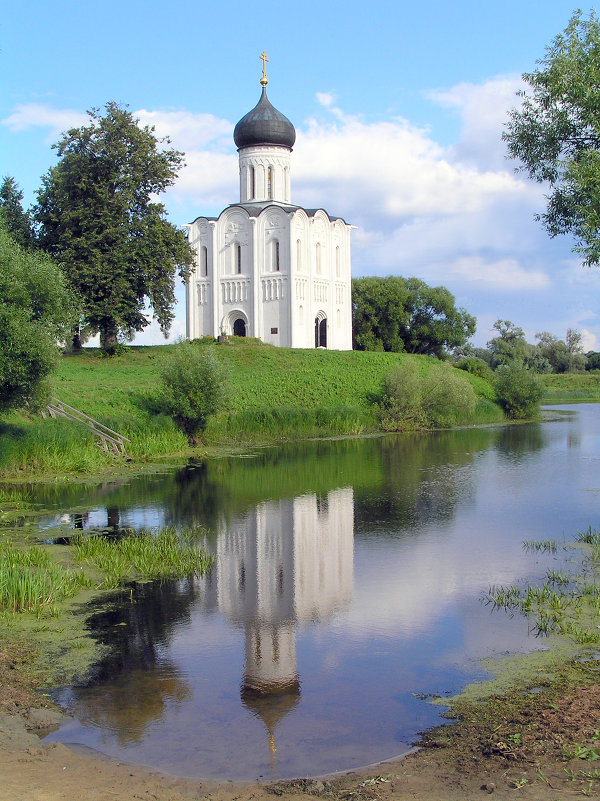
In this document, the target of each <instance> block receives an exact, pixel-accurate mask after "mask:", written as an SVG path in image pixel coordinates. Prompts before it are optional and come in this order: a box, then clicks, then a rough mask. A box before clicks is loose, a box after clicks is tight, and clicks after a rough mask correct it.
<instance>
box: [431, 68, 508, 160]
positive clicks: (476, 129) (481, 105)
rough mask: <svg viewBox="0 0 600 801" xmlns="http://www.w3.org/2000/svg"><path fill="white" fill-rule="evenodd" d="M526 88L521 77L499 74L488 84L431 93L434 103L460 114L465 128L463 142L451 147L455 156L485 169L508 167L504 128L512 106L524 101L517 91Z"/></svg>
mask: <svg viewBox="0 0 600 801" xmlns="http://www.w3.org/2000/svg"><path fill="white" fill-rule="evenodd" d="M522 87H523V81H522V79H521V78H520V77H519V76H516V75H507V76H499V77H497V78H493V79H491V80H489V81H486V82H485V83H484V84H472V83H460V84H457V85H456V86H453V87H451V88H450V89H435V90H432V91H430V92H428V93H427V97H428V98H429V99H430V100H432V101H433V102H434V103H437V104H438V105H440V106H443V107H445V108H449V109H453V110H455V111H456V112H457V113H458V114H460V116H461V119H462V123H463V128H462V133H461V136H460V139H459V141H458V142H457V143H456V144H454V145H452V147H450V148H449V153H450V154H451V157H452V158H453V159H456V160H457V161H460V162H462V163H465V164H472V165H475V166H478V167H483V168H485V169H490V168H491V167H495V168H502V167H503V165H504V169H506V167H507V161H506V145H505V144H504V143H503V141H502V130H503V128H504V124H505V123H506V121H507V112H508V110H509V109H511V108H513V107H515V106H518V105H519V103H520V100H519V98H518V97H517V96H516V92H517V91H518V90H519V89H521V88H522Z"/></svg>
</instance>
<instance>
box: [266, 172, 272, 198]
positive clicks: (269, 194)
mask: <svg viewBox="0 0 600 801" xmlns="http://www.w3.org/2000/svg"><path fill="white" fill-rule="evenodd" d="M267 197H268V199H269V200H271V198H272V197H273V167H269V169H268V170H267Z"/></svg>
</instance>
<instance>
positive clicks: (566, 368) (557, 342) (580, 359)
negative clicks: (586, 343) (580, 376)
mask: <svg viewBox="0 0 600 801" xmlns="http://www.w3.org/2000/svg"><path fill="white" fill-rule="evenodd" d="M535 338H536V339H537V340H538V344H537V345H536V350H537V351H538V352H539V353H540V354H541V356H542V357H543V358H545V359H546V361H547V362H548V364H549V365H550V368H551V372H553V373H576V372H579V371H581V370H585V366H586V361H587V360H586V357H585V356H584V354H583V346H582V344H581V341H582V337H581V334H580V332H579V331H576V330H575V329H573V328H569V329H568V330H567V335H566V337H565V340H564V341H563V340H562V339H559V338H558V337H555V336H554V335H553V334H551V333H550V332H549V331H542V332H540V333H539V334H536V335H535Z"/></svg>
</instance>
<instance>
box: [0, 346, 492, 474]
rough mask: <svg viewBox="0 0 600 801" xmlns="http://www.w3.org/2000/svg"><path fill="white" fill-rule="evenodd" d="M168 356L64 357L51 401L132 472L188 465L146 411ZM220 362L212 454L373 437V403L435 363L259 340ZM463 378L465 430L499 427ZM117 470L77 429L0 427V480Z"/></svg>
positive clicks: (144, 350) (140, 352)
mask: <svg viewBox="0 0 600 801" xmlns="http://www.w3.org/2000/svg"><path fill="white" fill-rule="evenodd" d="M171 347H172V346H161V347H135V348H130V349H128V350H127V352H126V353H124V354H123V355H121V356H118V357H114V358H110V359H106V358H102V357H101V355H100V354H99V352H98V351H95V350H86V351H85V352H84V353H82V354H80V355H77V356H64V357H63V358H62V360H61V363H60V368H59V371H58V374H57V376H56V377H55V394H56V396H57V397H58V398H60V399H61V400H62V401H64V402H66V403H68V404H70V405H72V406H74V407H76V408H78V409H80V410H81V411H83V412H85V413H86V414H88V415H90V416H91V417H94V418H95V419H97V420H99V421H100V422H102V423H103V424H105V425H107V426H109V427H110V428H112V429H114V430H116V431H118V432H119V433H121V434H123V435H125V436H126V437H128V438H129V439H130V440H131V442H130V444H128V446H127V450H128V454H129V456H130V457H131V458H132V459H133V460H134V462H136V463H139V462H142V461H151V460H153V459H157V458H160V457H164V456H174V455H188V454H189V453H190V450H189V447H188V443H187V439H186V437H185V436H184V435H183V433H182V432H181V431H179V430H178V429H177V427H176V426H175V424H174V423H173V421H172V420H171V419H170V418H168V417H166V416H163V415H155V414H151V413H150V412H149V411H148V410H147V408H146V404H145V398H146V397H147V396H148V395H150V394H151V393H152V392H153V391H154V389H155V387H156V384H157V380H158V371H159V365H160V360H161V358H162V357H163V355H164V354H168V352H169V350H171ZM198 347H204V345H198ZM215 353H216V355H217V358H218V359H219V361H220V362H221V363H222V364H223V366H224V367H225V369H226V372H227V375H228V402H227V408H226V410H225V411H223V412H222V413H220V414H218V415H216V416H215V417H213V418H212V419H211V420H210V422H209V425H208V428H207V430H206V433H205V442H206V444H207V445H208V446H221V445H225V446H231V445H232V444H236V443H242V444H247V443H260V442H274V441H284V440H292V439H298V438H307V437H314V436H321V437H322V436H343V435H354V434H360V433H363V432H370V431H377V430H378V420H377V417H376V414H375V411H374V406H373V400H374V399H376V398H377V396H378V395H379V394H380V393H381V387H382V382H383V378H384V376H385V375H386V374H387V373H388V372H389V371H390V370H391V368H392V367H393V365H394V364H397V363H398V361H400V360H402V359H411V360H413V361H414V363H415V364H416V365H417V366H418V370H419V372H420V373H421V374H422V375H425V374H427V372H428V371H429V370H430V369H431V366H432V364H433V363H434V362H433V360H432V359H430V358H427V357H419V356H400V355H399V354H392V353H364V352H357V351H346V352H341V351H322V350H291V349H287V348H275V347H272V346H269V345H264V344H262V343H259V342H256V341H253V340H243V341H237V342H235V341H234V342H231V343H227V344H224V345H219V346H216V347H215ZM457 372H458V371H457ZM459 374H460V376H461V378H462V379H464V380H465V381H470V383H471V384H472V386H473V388H474V390H475V392H476V395H477V407H476V409H475V411H474V413H473V414H472V415H470V417H469V419H464V420H459V421H458V422H459V424H476V423H489V422H497V421H499V420H501V419H502V413H501V411H500V410H499V408H498V407H497V406H496V404H495V403H494V402H493V399H494V393H493V390H492V388H491V387H490V385H489V384H488V383H487V382H486V381H484V380H482V379H480V378H478V377H475V376H471V375H468V374H467V373H464V372H463V371H460V373H459ZM113 466H114V460H113V458H112V457H111V456H110V455H109V454H106V453H104V452H103V451H102V450H101V449H99V448H98V447H97V444H96V440H95V438H94V437H93V435H92V434H91V433H89V432H88V431H86V429H85V428H84V427H82V426H79V425H77V424H75V423H71V422H68V421H64V420H55V421H54V420H46V421H42V420H41V419H40V418H39V417H34V416H30V417H25V416H23V415H20V414H13V415H12V416H10V417H8V418H5V419H4V421H3V422H1V423H0V476H11V475H15V474H20V475H30V474H32V473H35V474H36V475H40V474H54V475H61V474H62V475H64V474H67V473H91V472H97V471H101V470H103V469H110V468H111V467H113Z"/></svg>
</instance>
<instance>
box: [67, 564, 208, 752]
mask: <svg viewBox="0 0 600 801" xmlns="http://www.w3.org/2000/svg"><path fill="white" fill-rule="evenodd" d="M196 597H197V590H196V588H195V585H194V582H193V580H192V579H189V580H188V579H186V580H183V581H176V582H173V581H171V582H162V583H161V582H151V583H147V584H133V585H131V586H130V587H128V588H127V589H126V590H123V591H121V592H118V593H115V594H114V595H112V596H111V597H110V598H109V599H108V600H107V599H106V598H103V599H101V600H99V601H97V602H95V603H93V604H92V614H91V615H90V616H89V618H88V621H87V623H88V627H89V629H90V631H91V633H92V635H93V636H94V638H95V639H97V640H98V642H100V643H101V644H102V645H104V646H106V654H105V656H104V657H103V658H102V659H101V660H100V661H99V662H98V663H97V664H96V665H94V667H93V668H92V670H91V672H90V677H89V679H88V681H87V682H86V684H85V685H84V686H79V687H75V688H73V691H72V694H73V699H74V702H75V704H76V705H77V710H78V717H80V718H81V719H84V720H85V719H87V720H92V721H94V723H95V724H96V725H100V726H105V727H107V728H109V729H111V730H113V731H115V733H116V734H117V737H118V738H119V740H120V742H122V743H125V742H128V741H132V740H139V739H140V738H141V737H142V735H143V732H144V729H145V728H146V727H147V726H148V725H149V724H150V723H152V722H153V721H155V720H157V719H159V718H160V717H162V715H163V713H164V710H165V707H166V705H167V704H168V703H170V702H173V701H176V702H179V701H182V700H184V699H185V698H187V697H189V694H190V692H191V690H190V687H189V685H188V684H187V682H186V681H184V679H183V678H182V676H181V674H180V672H179V671H178V669H177V668H176V666H175V665H174V664H173V663H172V662H171V661H170V660H169V659H167V658H166V657H165V655H164V652H165V650H166V649H165V648H164V646H165V645H166V644H167V642H168V640H169V638H170V636H171V635H172V633H173V631H174V629H175V628H176V627H177V626H178V625H180V624H181V623H183V622H186V621H189V619H190V608H191V606H192V605H193V603H194V601H195V599H196ZM86 608H87V609H89V608H90V607H89V605H88V606H87V607H86ZM94 609H95V611H94Z"/></svg>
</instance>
